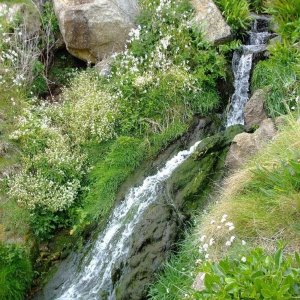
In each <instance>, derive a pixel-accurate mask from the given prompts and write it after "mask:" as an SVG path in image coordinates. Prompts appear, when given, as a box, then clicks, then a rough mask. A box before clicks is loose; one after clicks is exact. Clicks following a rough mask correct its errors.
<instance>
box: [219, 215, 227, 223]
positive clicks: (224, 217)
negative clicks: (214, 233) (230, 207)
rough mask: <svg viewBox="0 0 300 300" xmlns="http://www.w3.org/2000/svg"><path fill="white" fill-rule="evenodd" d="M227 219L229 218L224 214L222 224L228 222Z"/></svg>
mask: <svg viewBox="0 0 300 300" xmlns="http://www.w3.org/2000/svg"><path fill="white" fill-rule="evenodd" d="M227 217H228V216H227V215H226V214H224V215H223V216H222V219H221V223H224V222H226V219H227Z"/></svg>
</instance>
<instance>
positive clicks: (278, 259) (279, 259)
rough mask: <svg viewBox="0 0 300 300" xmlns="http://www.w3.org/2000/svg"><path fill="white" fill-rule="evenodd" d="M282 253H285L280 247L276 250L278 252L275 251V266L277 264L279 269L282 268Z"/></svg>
mask: <svg viewBox="0 0 300 300" xmlns="http://www.w3.org/2000/svg"><path fill="white" fill-rule="evenodd" d="M282 255H283V253H282V248H279V249H278V250H277V251H276V253H275V257H274V258H275V266H276V268H277V269H279V268H280V266H281V263H282Z"/></svg>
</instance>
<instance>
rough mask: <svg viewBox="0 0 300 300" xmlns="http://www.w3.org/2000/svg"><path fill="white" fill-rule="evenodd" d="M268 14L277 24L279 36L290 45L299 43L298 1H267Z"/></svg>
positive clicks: (299, 9)
mask: <svg viewBox="0 0 300 300" xmlns="http://www.w3.org/2000/svg"><path fill="white" fill-rule="evenodd" d="M267 8H268V10H267V11H268V12H269V13H270V14H271V15H272V16H273V18H274V21H275V23H276V24H278V33H279V34H280V36H281V37H282V38H283V39H284V40H286V41H288V42H291V43H296V42H299V41H300V29H299V28H300V27H299V25H300V2H299V1H298V0H268V1H267Z"/></svg>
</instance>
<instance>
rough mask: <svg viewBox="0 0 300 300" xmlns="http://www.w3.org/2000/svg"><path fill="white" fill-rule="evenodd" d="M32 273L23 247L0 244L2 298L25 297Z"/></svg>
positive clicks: (19, 299) (0, 295)
mask: <svg viewBox="0 0 300 300" xmlns="http://www.w3.org/2000/svg"><path fill="white" fill-rule="evenodd" d="M32 275H33V272H32V268H31V263H30V261H29V258H28V255H27V254H26V252H25V251H24V249H23V248H21V247H19V246H16V245H6V246H4V245H2V244H0V299H3V300H4V299H5V300H22V299H24V298H25V292H26V289H27V288H28V286H29V284H30V282H31V278H32Z"/></svg>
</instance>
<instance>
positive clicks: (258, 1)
mask: <svg viewBox="0 0 300 300" xmlns="http://www.w3.org/2000/svg"><path fill="white" fill-rule="evenodd" d="M248 2H249V7H250V9H251V11H254V12H255V13H264V12H265V9H266V7H265V2H266V1H265V0H248Z"/></svg>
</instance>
